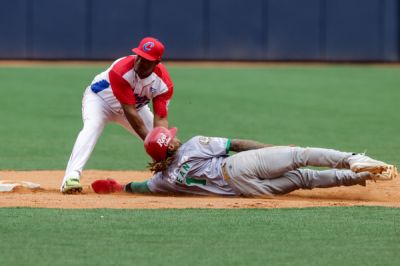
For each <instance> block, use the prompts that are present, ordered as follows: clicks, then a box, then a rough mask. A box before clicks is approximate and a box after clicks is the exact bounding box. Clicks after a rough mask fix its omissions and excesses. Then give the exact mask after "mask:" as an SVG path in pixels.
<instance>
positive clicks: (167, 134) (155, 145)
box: [144, 127, 178, 161]
mask: <svg viewBox="0 0 400 266" xmlns="http://www.w3.org/2000/svg"><path fill="white" fill-rule="evenodd" d="M177 131H178V129H177V128H176V127H173V128H170V129H167V128H165V127H155V128H154V129H153V130H152V131H150V133H149V134H147V136H146V138H145V139H144V149H145V150H146V152H147V154H148V155H150V156H151V158H153V160H155V161H162V160H164V159H165V158H167V150H168V145H169V144H170V143H171V141H172V139H173V138H174V137H175V135H176V132H177Z"/></svg>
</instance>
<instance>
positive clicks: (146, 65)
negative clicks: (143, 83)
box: [133, 55, 158, 79]
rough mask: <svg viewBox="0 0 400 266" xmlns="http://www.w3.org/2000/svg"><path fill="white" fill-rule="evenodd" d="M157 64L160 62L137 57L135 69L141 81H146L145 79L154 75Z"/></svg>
mask: <svg viewBox="0 0 400 266" xmlns="http://www.w3.org/2000/svg"><path fill="white" fill-rule="evenodd" d="M157 64H158V61H149V60H147V59H144V58H143V57H140V56H139V55H138V56H137V57H136V60H135V65H134V66H133V69H134V70H135V72H136V73H137V74H138V75H139V77H140V78H141V79H144V78H147V77H148V76H150V75H151V73H153V71H154V68H155V67H156V65H157Z"/></svg>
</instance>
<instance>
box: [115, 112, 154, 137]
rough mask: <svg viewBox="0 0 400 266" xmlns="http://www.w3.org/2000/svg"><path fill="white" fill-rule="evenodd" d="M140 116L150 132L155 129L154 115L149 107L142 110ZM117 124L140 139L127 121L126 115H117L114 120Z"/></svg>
mask: <svg viewBox="0 0 400 266" xmlns="http://www.w3.org/2000/svg"><path fill="white" fill-rule="evenodd" d="M138 113H139V116H140V117H141V118H142V120H143V122H144V125H145V126H146V128H147V129H148V130H149V131H150V130H151V129H152V128H153V119H154V115H153V113H152V112H151V111H150V108H149V106H147V105H146V106H144V107H143V108H142V109H140V110H139V112H138ZM113 120H114V121H115V123H117V124H119V125H121V126H123V127H124V128H125V129H126V130H128V131H129V132H130V133H131V134H132V135H134V136H136V137H138V138H139V135H138V134H137V133H136V131H135V130H134V129H133V128H132V126H131V125H130V124H129V122H128V120H127V119H126V117H125V115H115V116H114V119H113Z"/></svg>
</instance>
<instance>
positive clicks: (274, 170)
mask: <svg viewBox="0 0 400 266" xmlns="http://www.w3.org/2000/svg"><path fill="white" fill-rule="evenodd" d="M351 156H352V154H351V153H348V152H340V151H336V150H331V149H322V148H300V147H288V146H277V147H269V148H264V149H258V150H251V151H245V152H240V153H237V154H235V155H233V156H231V157H229V158H228V159H227V160H226V167H228V168H229V172H230V174H232V175H233V176H248V177H250V178H252V177H257V178H261V179H268V178H275V177H279V176H282V175H283V174H284V173H286V172H289V171H292V170H295V169H298V168H300V167H303V166H322V167H331V168H349V163H348V158H350V157H351Z"/></svg>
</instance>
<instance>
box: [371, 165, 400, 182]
mask: <svg viewBox="0 0 400 266" xmlns="http://www.w3.org/2000/svg"><path fill="white" fill-rule="evenodd" d="M398 174H399V173H398V172H397V168H396V166H394V165H388V167H387V169H386V170H385V171H383V172H382V173H379V174H372V177H371V179H372V180H382V181H388V180H393V179H395V178H396V177H397V176H398Z"/></svg>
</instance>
